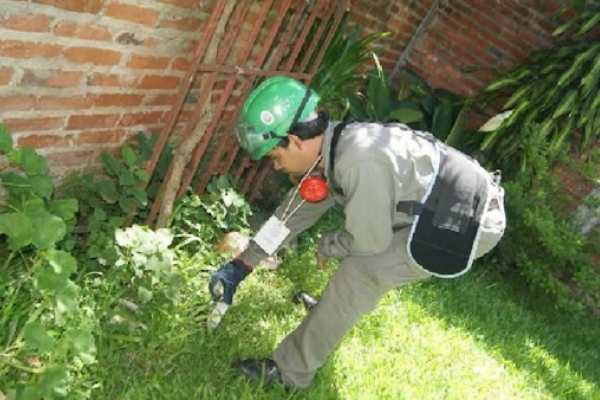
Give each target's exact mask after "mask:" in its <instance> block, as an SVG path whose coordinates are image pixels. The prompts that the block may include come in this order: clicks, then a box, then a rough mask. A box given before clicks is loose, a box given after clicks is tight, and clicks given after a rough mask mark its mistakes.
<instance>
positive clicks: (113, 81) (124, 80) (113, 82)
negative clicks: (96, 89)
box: [88, 72, 136, 87]
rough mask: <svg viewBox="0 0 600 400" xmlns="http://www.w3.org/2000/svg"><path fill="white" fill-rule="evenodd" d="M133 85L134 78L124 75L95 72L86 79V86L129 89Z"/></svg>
mask: <svg viewBox="0 0 600 400" xmlns="http://www.w3.org/2000/svg"><path fill="white" fill-rule="evenodd" d="M135 83H136V78H135V77H133V76H126V75H117V74H104V73H101V72H95V73H94V74H92V75H91V76H89V77H88V85H90V86H111V87H112V86H116V87H130V86H133V85H135Z"/></svg>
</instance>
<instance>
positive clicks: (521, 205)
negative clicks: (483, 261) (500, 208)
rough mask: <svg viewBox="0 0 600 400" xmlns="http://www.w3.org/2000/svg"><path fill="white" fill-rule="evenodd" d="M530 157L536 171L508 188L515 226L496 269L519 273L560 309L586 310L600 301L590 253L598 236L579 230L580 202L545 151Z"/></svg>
mask: <svg viewBox="0 0 600 400" xmlns="http://www.w3.org/2000/svg"><path fill="white" fill-rule="evenodd" d="M534 137H537V138H538V140H541V141H543V140H544V138H543V137H539V136H533V135H532V136H530V140H532V138H534ZM529 144H530V145H531V146H532V147H533V148H536V147H539V146H538V145H536V143H534V142H533V141H532V142H530V143H529ZM528 156H529V157H530V161H531V162H530V164H528V166H529V168H532V170H534V171H535V172H531V171H526V172H525V173H522V174H519V175H518V176H517V177H516V178H514V179H513V180H511V181H510V182H508V183H506V184H504V187H505V189H506V203H507V213H508V221H509V224H508V226H509V227H508V230H507V232H506V234H505V237H504V238H503V239H502V241H501V242H500V245H499V248H498V251H497V252H496V253H495V254H496V257H497V263H496V265H497V266H498V267H500V268H506V269H510V270H514V271H517V272H518V273H519V274H520V275H522V276H523V277H524V278H525V279H526V280H527V282H529V283H530V284H531V285H532V286H533V287H535V288H536V289H539V290H542V291H544V292H547V293H549V294H551V295H552V296H553V297H554V298H555V299H556V301H557V304H558V305H559V306H562V307H567V308H569V309H573V308H575V309H582V308H583V307H584V305H583V304H584V301H585V300H586V298H587V297H589V298H590V299H593V300H594V301H595V302H598V301H600V296H599V295H598V294H599V293H600V279H598V272H597V266H596V265H595V263H594V261H593V258H592V255H593V254H594V253H593V252H592V251H590V250H591V248H593V247H594V245H593V237H585V236H584V235H583V234H581V233H580V232H579V231H578V230H577V229H575V228H574V226H573V222H572V221H573V214H574V209H575V205H574V199H572V198H570V197H569V196H568V195H567V194H566V193H565V190H564V189H563V187H562V185H561V182H560V181H559V179H558V177H557V176H556V175H555V174H554V173H553V171H552V170H551V167H550V163H549V161H548V159H547V157H546V155H545V153H544V152H543V151H542V152H536V153H530V154H529V155H528ZM596 247H597V246H596Z"/></svg>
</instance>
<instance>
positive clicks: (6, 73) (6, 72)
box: [0, 67, 15, 85]
mask: <svg viewBox="0 0 600 400" xmlns="http://www.w3.org/2000/svg"><path fill="white" fill-rule="evenodd" d="M14 72H15V71H14V70H13V69H12V68H8V67H0V85H7V84H8V83H9V82H10V80H11V78H12V76H13V73H14Z"/></svg>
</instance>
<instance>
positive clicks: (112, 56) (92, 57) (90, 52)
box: [65, 47, 123, 65]
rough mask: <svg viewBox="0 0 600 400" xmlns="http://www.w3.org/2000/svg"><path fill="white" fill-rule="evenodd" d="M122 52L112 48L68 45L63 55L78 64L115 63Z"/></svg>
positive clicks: (119, 58)
mask: <svg viewBox="0 0 600 400" xmlns="http://www.w3.org/2000/svg"><path fill="white" fill-rule="evenodd" d="M122 55H123V54H122V53H120V52H118V51H113V50H103V49H97V48H94V47H70V48H68V49H66V50H65V57H66V58H67V59H68V60H69V61H72V62H76V63H80V64H87V63H91V64H96V65H116V64H118V63H119V62H120V61H121V56H122Z"/></svg>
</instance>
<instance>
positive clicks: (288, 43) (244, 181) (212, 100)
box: [146, 0, 350, 227]
mask: <svg viewBox="0 0 600 400" xmlns="http://www.w3.org/2000/svg"><path fill="white" fill-rule="evenodd" d="M349 3H350V0H279V1H276V0H216V1H215V6H214V9H213V11H212V14H211V16H210V19H209V20H208V22H207V24H206V27H205V29H204V31H203V32H202V35H201V37H200V39H199V41H198V44H197V47H196V50H195V53H194V58H193V60H192V63H191V66H190V67H189V70H188V71H187V74H186V76H185V78H184V79H183V81H182V83H181V86H180V89H179V94H178V96H177V99H176V101H175V103H174V104H173V107H172V109H171V111H170V112H169V114H168V116H167V119H166V123H165V125H164V127H163V129H162V131H161V132H160V136H159V139H158V142H157V143H156V146H155V148H154V152H153V154H152V158H151V159H150V161H149V162H148V163H147V165H146V170H147V172H148V174H149V175H150V176H151V175H152V172H153V171H154V169H155V167H156V164H157V162H158V159H159V156H160V154H161V152H162V150H163V148H164V147H165V145H166V144H167V142H169V143H173V147H174V151H173V160H172V162H171V165H170V166H169V170H168V172H167V175H166V177H165V180H164V181H163V183H162V186H161V189H160V191H159V195H158V196H157V197H156V200H155V201H154V204H153V205H152V208H151V211H150V214H149V217H148V220H147V221H146V222H147V223H148V224H149V225H152V224H154V223H155V220H156V223H155V224H156V226H159V227H160V226H165V225H166V221H167V220H168V218H169V217H170V215H171V212H172V205H173V202H174V201H175V199H176V198H177V197H179V196H181V195H183V194H184V193H185V191H186V190H187V188H188V187H192V188H193V190H194V191H196V192H197V193H199V194H202V193H204V191H205V189H206V186H207V184H208V183H209V181H210V179H211V177H213V176H215V175H220V174H224V173H230V174H231V176H232V179H233V183H235V184H237V185H238V187H240V188H241V192H242V193H243V194H246V195H249V199H250V200H253V199H255V198H257V196H259V193H260V190H261V187H262V183H263V181H264V180H265V178H266V176H267V174H268V173H269V172H270V171H271V166H270V163H269V161H268V160H263V161H259V162H252V161H251V160H250V158H249V157H248V156H247V155H246V154H245V153H244V152H242V151H240V149H239V146H238V144H237V142H236V140H235V138H234V136H233V135H232V133H231V132H232V129H233V127H234V125H235V123H236V122H237V120H238V114H239V110H240V109H241V107H242V105H243V102H244V100H245V99H246V97H247V96H248V94H249V93H250V91H251V90H252V88H253V87H254V86H255V85H256V83H257V82H258V81H259V80H260V79H261V78H264V77H269V76H274V75H284V76H289V77H292V78H296V79H299V80H301V81H303V82H305V83H306V84H310V82H311V79H312V77H313V76H314V74H315V72H316V70H317V68H318V66H319V64H320V62H321V60H322V58H323V56H324V54H325V51H326V50H327V47H328V46H329V43H330V41H331V39H332V37H333V35H334V33H335V31H336V29H337V27H338V25H339V23H340V21H341V18H342V16H343V14H344V12H345V11H346V10H348V8H349V5H350V4H349ZM190 102H192V105H190V104H189V103H190ZM194 102H195V104H194ZM182 121H185V122H182ZM247 197H248V196H247ZM157 217H158V218H157Z"/></svg>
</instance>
